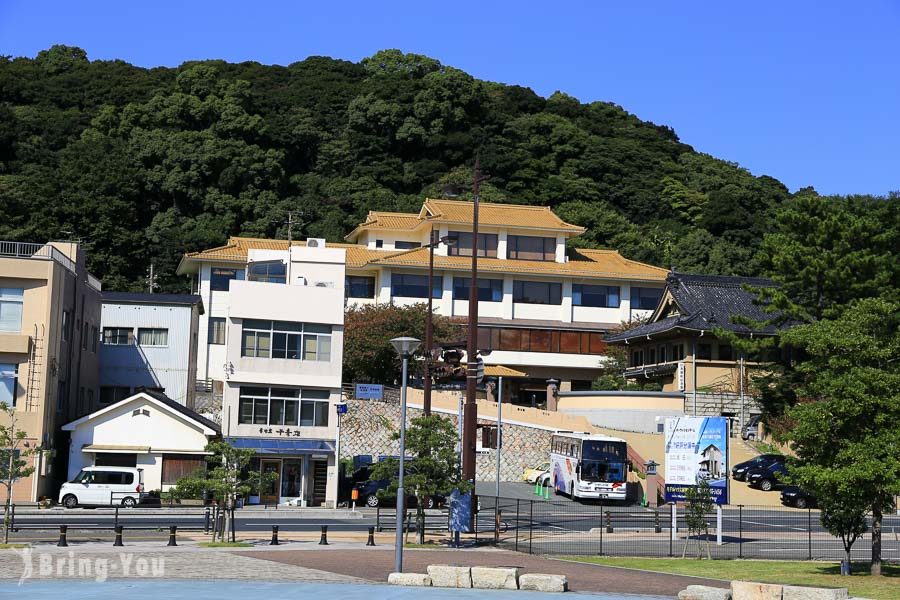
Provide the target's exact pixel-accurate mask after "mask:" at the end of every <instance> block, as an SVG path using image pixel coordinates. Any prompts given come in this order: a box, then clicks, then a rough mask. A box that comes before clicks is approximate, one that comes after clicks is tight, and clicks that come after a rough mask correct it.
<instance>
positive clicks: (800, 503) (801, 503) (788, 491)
mask: <svg viewBox="0 0 900 600" xmlns="http://www.w3.org/2000/svg"><path fill="white" fill-rule="evenodd" d="M781 503H782V504H784V505H785V506H793V507H795V508H813V507H815V506H816V504H817V503H816V497H815V496H813V495H812V494H810V493H807V492H805V491H803V490H802V489H800V488H799V487H797V486H796V485H789V486H787V487H786V488H784V489H783V490H781Z"/></svg>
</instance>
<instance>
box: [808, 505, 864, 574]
mask: <svg viewBox="0 0 900 600" xmlns="http://www.w3.org/2000/svg"><path fill="white" fill-rule="evenodd" d="M819 504H820V508H821V516H820V519H821V521H822V526H823V527H825V529H827V530H828V532H829V533H830V534H831V535H833V536H835V537H839V538H841V543H843V545H844V553H845V554H846V556H847V566H848V567H849V565H850V550H851V549H852V548H853V544H854V543H856V540H858V539H859V537H860V536H861V535H863V534H864V533H865V532H866V531H868V530H869V525H868V523H867V522H866V516H867V515H868V507H867V506H866V504H865V500H864V499H862V498H854V497H853V496H852V494H850V495H848V494H841V495H838V496H826V497H824V498H823V499H822V500H820V501H819Z"/></svg>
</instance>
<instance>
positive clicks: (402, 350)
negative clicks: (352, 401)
mask: <svg viewBox="0 0 900 600" xmlns="http://www.w3.org/2000/svg"><path fill="white" fill-rule="evenodd" d="M419 344H421V341H420V340H417V339H416V338H413V337H398V338H394V339H392V340H391V345H392V346H393V347H394V350H396V351H397V354H399V355H400V359H401V361H402V363H403V373H402V376H401V378H400V476H399V478H398V481H397V483H398V485H397V539H396V541H395V542H394V544H395V546H394V572H396V573H402V572H403V503H404V502H406V492H405V491H404V490H403V462H404V459H405V457H406V372H407V368H408V366H409V357H410V356H412V355H413V353H415V351H416V350H417V349H418V348H419Z"/></svg>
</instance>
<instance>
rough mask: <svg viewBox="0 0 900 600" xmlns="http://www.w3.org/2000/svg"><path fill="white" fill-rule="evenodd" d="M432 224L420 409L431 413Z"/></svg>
mask: <svg viewBox="0 0 900 600" xmlns="http://www.w3.org/2000/svg"><path fill="white" fill-rule="evenodd" d="M435 244H437V242H436V241H435V239H434V225H432V226H431V233H430V234H429V235H428V314H427V315H426V316H425V377H424V380H423V382H422V410H423V411H424V412H425V416H426V417H427V416H430V415H431V361H432V358H433V357H432V355H431V349H432V345H433V340H432V337H433V336H434V300H433V298H432V296H434V246H435Z"/></svg>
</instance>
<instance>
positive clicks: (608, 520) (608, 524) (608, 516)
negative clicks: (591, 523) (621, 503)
mask: <svg viewBox="0 0 900 600" xmlns="http://www.w3.org/2000/svg"><path fill="white" fill-rule="evenodd" d="M612 532H613V527H612V513H610V512H609V511H606V533H612Z"/></svg>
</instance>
